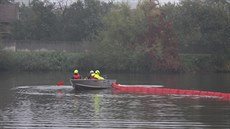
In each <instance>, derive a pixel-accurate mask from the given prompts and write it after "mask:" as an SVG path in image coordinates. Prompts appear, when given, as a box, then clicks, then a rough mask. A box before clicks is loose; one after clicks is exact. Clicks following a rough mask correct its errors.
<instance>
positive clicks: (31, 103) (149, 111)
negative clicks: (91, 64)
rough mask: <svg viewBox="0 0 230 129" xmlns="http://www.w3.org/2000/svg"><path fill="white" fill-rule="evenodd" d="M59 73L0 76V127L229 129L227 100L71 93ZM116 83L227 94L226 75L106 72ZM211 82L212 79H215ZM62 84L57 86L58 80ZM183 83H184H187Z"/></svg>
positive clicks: (228, 80)
mask: <svg viewBox="0 0 230 129" xmlns="http://www.w3.org/2000/svg"><path fill="white" fill-rule="evenodd" d="M66 74H68V73H65V75H64V74H63V73H52V72H51V73H36V74H33V73H16V74H11V73H9V72H1V73H0V87H1V91H0V93H1V94H0V96H1V98H0V116H1V117H0V128H3V129H5V128H6V129H7V128H9V129H21V128H22V129H31V128H32V129H42V128H44V129H73V128H93V129H95V128H105V129H114V128H122V129H123V128H129V129H153V128H154V129H167V128H175V129H185V128H186V129H187V128H188V129H190V128H196V129H229V127H230V102H229V101H221V100H218V99H216V98H207V97H198V96H179V95H167V96H164V95H149V94H125V93H123V94H117V93H116V92H114V90H112V89H107V90H96V91H81V92H76V91H74V90H73V89H72V87H71V86H70V85H69V82H68V77H66ZM108 77H111V78H116V79H117V80H118V82H119V83H121V84H163V85H165V86H166V87H174V88H184V89H200V90H210V91H222V92H230V90H229V87H230V74H212V75H210V74H206V75H200V74H199V75H177V74H158V75H157V74H155V75H148V76H147V77H146V76H145V75H133V74H108ZM214 79H215V80H214ZM62 80H64V81H65V85H64V86H56V85H55V84H56V83H57V82H58V81H62ZM186 82H187V83H186Z"/></svg>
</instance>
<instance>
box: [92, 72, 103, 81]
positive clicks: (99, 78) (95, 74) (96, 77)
mask: <svg viewBox="0 0 230 129" xmlns="http://www.w3.org/2000/svg"><path fill="white" fill-rule="evenodd" d="M93 77H94V78H95V79H97V80H105V79H104V78H103V77H102V76H100V71H99V70H96V71H95V73H94V76H93Z"/></svg>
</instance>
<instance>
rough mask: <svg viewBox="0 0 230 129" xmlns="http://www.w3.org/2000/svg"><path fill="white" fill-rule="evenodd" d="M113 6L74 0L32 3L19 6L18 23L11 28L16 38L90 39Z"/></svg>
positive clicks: (35, 0)
mask: <svg viewBox="0 0 230 129" xmlns="http://www.w3.org/2000/svg"><path fill="white" fill-rule="evenodd" d="M111 6H112V3H111V2H109V3H105V2H99V1H97V0H84V1H82V0H77V1H76V2H74V3H72V4H71V5H66V6H64V5H62V4H59V5H58V4H56V3H51V2H49V1H47V0H46V1H41V0H33V1H32V2H31V4H30V6H25V5H22V6H21V7H20V20H19V21H17V22H16V24H15V27H14V38H15V39H20V40H21V39H30V40H68V41H69V40H71V41H83V40H91V39H93V38H95V36H97V34H98V31H100V29H101V28H102V23H101V19H102V18H101V17H102V16H103V15H105V14H106V12H107V11H108V10H109V8H110V7H111Z"/></svg>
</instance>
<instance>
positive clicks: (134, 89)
mask: <svg viewBox="0 0 230 129" xmlns="http://www.w3.org/2000/svg"><path fill="white" fill-rule="evenodd" d="M112 87H114V88H116V89H118V90H119V91H120V92H126V93H147V94H161V95H173V94H176V95H197V96H210V97H219V98H221V99H223V100H228V101H230V93H221V92H209V91H199V90H184V89H172V88H159V87H150V86H148V87H144V85H143V86H141V85H140V86H138V85H134V86H132V85H120V84H116V83H113V84H112Z"/></svg>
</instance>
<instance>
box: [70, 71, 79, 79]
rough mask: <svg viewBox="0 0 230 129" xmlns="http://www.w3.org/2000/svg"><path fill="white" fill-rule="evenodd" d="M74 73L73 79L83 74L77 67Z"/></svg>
mask: <svg viewBox="0 0 230 129" xmlns="http://www.w3.org/2000/svg"><path fill="white" fill-rule="evenodd" d="M73 73H74V75H73V77H72V79H81V75H80V74H79V71H78V70H77V69H76V70H74V72H73Z"/></svg>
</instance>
